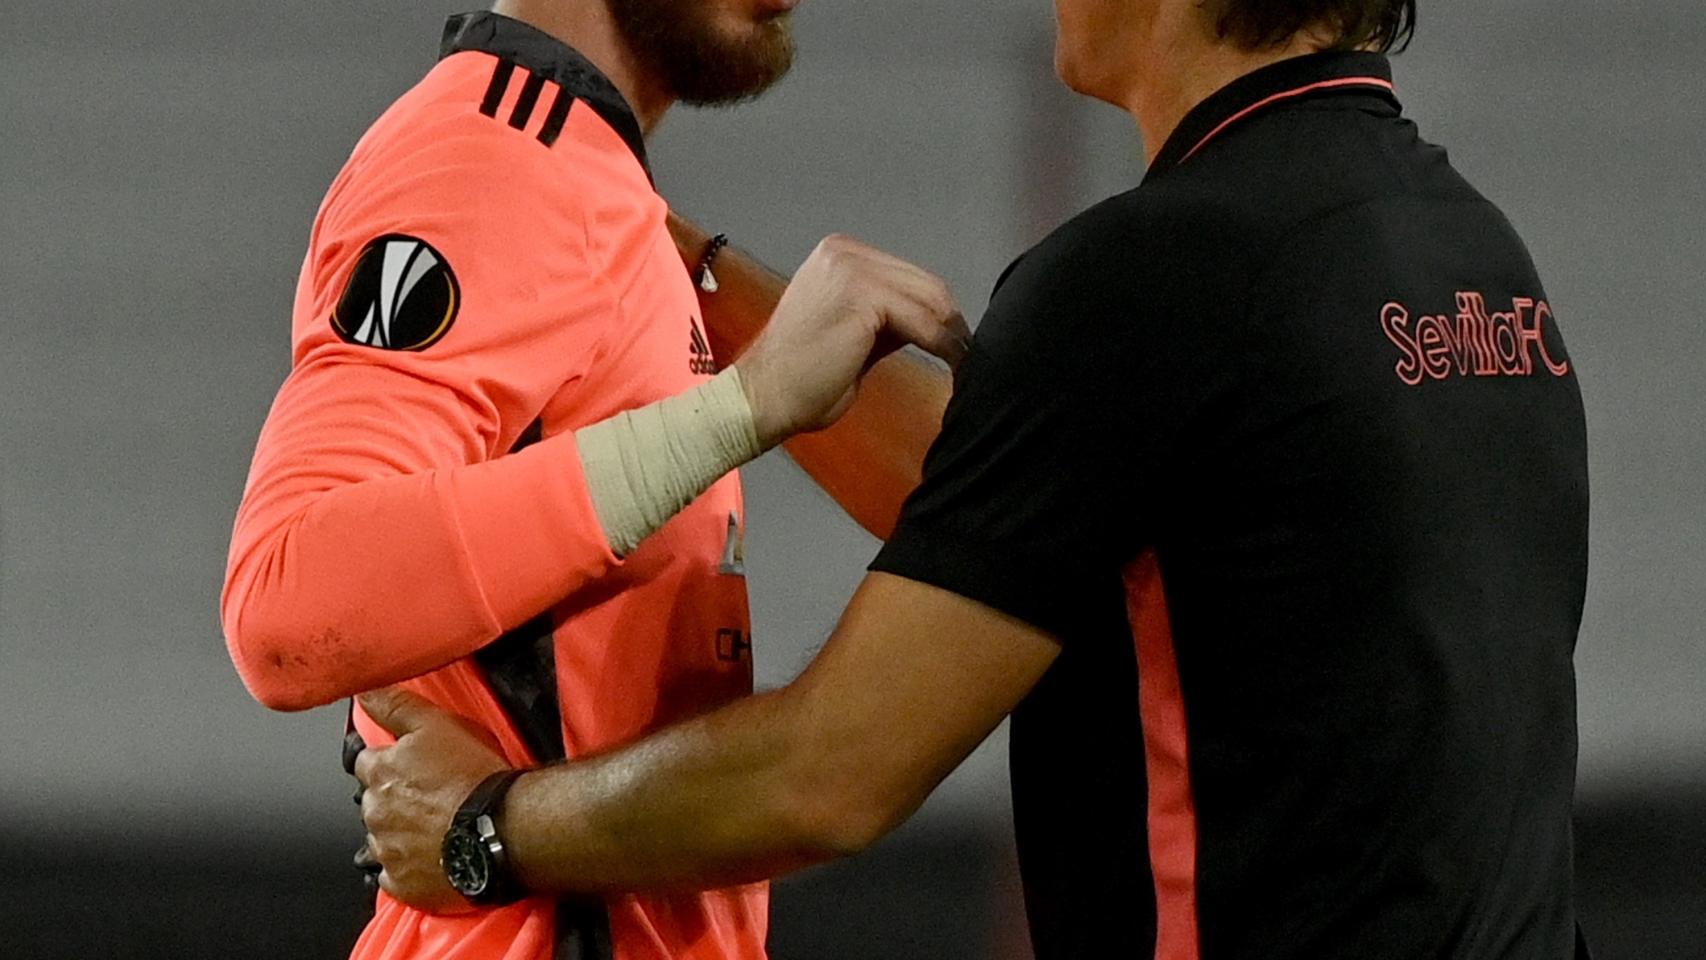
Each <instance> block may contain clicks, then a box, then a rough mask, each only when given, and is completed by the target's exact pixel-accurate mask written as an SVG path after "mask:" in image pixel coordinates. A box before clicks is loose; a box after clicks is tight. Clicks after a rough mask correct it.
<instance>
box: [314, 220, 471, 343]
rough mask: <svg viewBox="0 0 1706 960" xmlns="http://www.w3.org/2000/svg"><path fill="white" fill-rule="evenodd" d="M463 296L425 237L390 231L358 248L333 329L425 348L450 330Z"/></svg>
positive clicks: (360, 338) (356, 339)
mask: <svg viewBox="0 0 1706 960" xmlns="http://www.w3.org/2000/svg"><path fill="white" fill-rule="evenodd" d="M461 301H462V292H461V290H460V289H459V288H458V287H457V284H456V275H455V274H454V273H452V272H451V269H450V263H449V262H448V261H446V260H445V259H444V256H443V255H442V254H440V253H439V252H438V251H437V250H434V249H433V248H432V246H431V245H430V244H428V243H427V242H426V241H424V240H418V239H416V238H414V237H409V236H404V235H402V234H389V235H387V236H383V237H380V238H378V239H377V240H374V241H373V242H371V243H369V244H368V245H367V246H366V247H363V248H362V251H361V256H359V257H357V258H356V262H355V269H354V270H352V271H350V277H349V281H348V282H347V284H346V285H345V286H344V293H343V296H342V297H339V298H338V305H337V306H336V307H334V308H333V309H332V329H333V330H335V331H337V334H338V336H339V337H340V338H342V339H343V340H345V341H346V342H348V343H356V344H360V345H362V346H366V347H378V348H379V349H381V350H425V349H426V348H427V347H430V346H432V345H433V344H435V343H437V342H438V341H439V340H441V339H443V337H444V335H445V333H447V332H448V331H449V330H450V325H451V324H452V323H454V322H455V320H456V311H457V308H458V307H460V306H461Z"/></svg>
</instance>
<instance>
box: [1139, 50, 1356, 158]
mask: <svg viewBox="0 0 1706 960" xmlns="http://www.w3.org/2000/svg"><path fill="white" fill-rule="evenodd" d="M1154 46H1155V47H1156V50H1155V51H1154V52H1152V53H1150V55H1148V56H1145V57H1143V58H1141V61H1142V63H1143V67H1142V68H1141V69H1140V70H1138V71H1136V72H1135V75H1134V76H1133V77H1132V83H1131V85H1130V88H1129V93H1128V95H1127V96H1126V97H1125V98H1124V99H1123V101H1122V102H1121V105H1122V106H1124V107H1125V110H1126V112H1127V113H1129V114H1131V116H1132V119H1134V120H1136V121H1137V128H1138V130H1139V131H1140V132H1141V133H1142V134H1143V154H1144V158H1143V162H1144V164H1145V165H1146V166H1147V165H1148V164H1151V163H1154V162H1155V156H1156V154H1158V153H1160V152H1161V148H1162V146H1163V145H1165V144H1166V143H1167V138H1168V137H1170V136H1172V135H1173V131H1174V130H1176V129H1178V126H1179V123H1180V122H1181V121H1183V120H1184V119H1185V115H1186V114H1188V113H1190V112H1191V111H1192V110H1194V109H1195V108H1196V107H1197V105H1198V104H1200V103H1202V102H1203V101H1204V100H1207V99H1208V98H1209V97H1211V96H1213V95H1214V94H1215V93H1217V92H1219V91H1220V90H1221V88H1223V87H1225V86H1226V85H1227V84H1229V83H1231V82H1233V81H1234V80H1237V79H1238V78H1239V77H1242V76H1244V75H1246V74H1249V73H1253V72H1255V71H1257V70H1260V69H1261V68H1263V67H1265V66H1268V65H1269V64H1273V63H1278V62H1280V61H1281V60H1290V59H1291V58H1293V57H1300V56H1303V55H1305V54H1310V53H1318V52H1320V51H1321V50H1322V49H1323V48H1324V46H1325V45H1324V44H1323V43H1322V42H1321V41H1320V40H1319V39H1318V38H1316V37H1312V36H1309V35H1307V34H1298V35H1297V36H1295V37H1293V38H1292V39H1291V40H1290V41H1289V42H1288V43H1286V44H1284V45H1281V46H1276V47H1268V48H1264V49H1261V50H1245V49H1243V48H1242V47H1238V46H1236V45H1234V44H1229V43H1226V42H1224V41H1222V40H1220V39H1219V38H1216V37H1212V36H1203V35H1199V34H1192V35H1190V36H1189V37H1186V36H1183V35H1180V36H1174V37H1165V38H1163V42H1160V43H1157V44H1155V45H1154Z"/></svg>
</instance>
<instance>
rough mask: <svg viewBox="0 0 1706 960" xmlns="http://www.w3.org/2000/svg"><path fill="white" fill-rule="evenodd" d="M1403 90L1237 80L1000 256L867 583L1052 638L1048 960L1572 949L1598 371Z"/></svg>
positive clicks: (1355, 80)
mask: <svg viewBox="0 0 1706 960" xmlns="http://www.w3.org/2000/svg"><path fill="white" fill-rule="evenodd" d="M1390 78H1391V74H1390V67H1389V65H1388V63H1387V61H1386V60H1385V58H1384V57H1381V56H1378V55H1374V54H1363V53H1331V54H1320V55H1316V56H1310V57H1304V58H1299V59H1296V60H1290V61H1286V62H1284V63H1281V64H1278V65H1275V66H1273V67H1269V68H1267V69H1265V70H1262V71H1259V72H1258V73H1255V74H1252V75H1250V76H1248V77H1245V78H1244V79H1242V80H1240V81H1238V82H1237V83H1235V84H1233V85H1232V86H1231V87H1229V88H1227V89H1226V90H1223V91H1222V92H1221V93H1219V94H1217V95H1216V96H1215V97H1213V98H1211V99H1210V100H1209V101H1207V102H1206V103H1204V104H1202V105H1201V106H1199V107H1198V108H1197V110H1196V111H1194V112H1193V113H1192V114H1191V115H1190V116H1189V117H1187V118H1186V120H1185V121H1184V123H1183V124H1182V125H1181V127H1180V128H1179V130H1178V132H1177V133H1176V134H1175V135H1174V137H1173V139H1172V140H1171V141H1170V142H1169V143H1168V145H1167V146H1166V147H1165V148H1164V149H1163V150H1162V152H1161V154H1160V155H1159V156H1158V157H1157V159H1156V161H1155V163H1154V164H1153V166H1152V167H1151V171H1150V174H1149V176H1148V177H1147V179H1146V180H1145V181H1144V183H1143V184H1142V185H1141V186H1140V187H1139V188H1137V189H1135V190H1133V191H1131V192H1129V193H1126V194H1123V195H1121V196H1118V197H1115V198H1113V199H1111V200H1108V201H1106V202H1104V203H1102V204H1100V205H1098V206H1096V207H1094V208H1093V209H1091V210H1089V211H1087V212H1086V213H1084V214H1083V215H1081V216H1079V217H1077V218H1075V219H1074V220H1072V221H1071V222H1070V223H1068V224H1066V225H1065V226H1063V227H1062V228H1060V229H1059V230H1058V231H1056V232H1055V233H1054V234H1053V235H1051V236H1050V237H1048V238H1047V239H1046V240H1044V241H1043V242H1042V243H1041V244H1039V245H1038V246H1037V247H1036V248H1034V249H1033V250H1031V251H1030V252H1029V253H1027V254H1026V255H1025V256H1024V257H1023V258H1021V259H1020V261H1018V262H1017V263H1016V264H1015V265H1014V266H1013V267H1012V268H1010V269H1009V272H1008V274H1007V275H1006V276H1004V277H1003V279H1002V282H1001V283H1000V284H999V285H998V287H997V291H996V294H995V296H994V298H993V300H992V302H991V305H990V308H989V312H988V314H987V315H986V317H985V319H984V320H983V322H982V325H981V326H980V328H979V329H978V332H977V337H976V340H975V343H974V346H973V349H972V352H971V354H970V356H969V357H968V358H967V360H966V362H965V363H964V364H963V365H962V366H961V369H960V373H959V378H958V380H957V382H956V385H955V394H954V398H953V401H952V403H951V404H950V406H949V409H948V414H947V417H946V420H945V423H944V427H943V433H942V436H941V438H940V440H939V441H938V442H937V444H936V446H935V448H934V449H933V450H932V452H931V454H930V457H929V460H928V463H927V465H926V469H925V479H924V483H923V485H922V486H921V487H920V488H919V490H918V491H917V492H916V493H915V494H914V495H913V497H912V499H911V500H910V501H909V502H908V504H907V507H906V511H905V514H904V516H903V518H902V522H901V526H900V529H899V530H898V531H897V533H896V534H895V536H894V537H893V538H892V539H891V540H890V542H889V543H888V544H887V546H886V547H885V548H884V550H883V551H882V553H881V554H880V555H879V557H878V558H877V560H876V561H875V563H874V564H873V566H872V568H873V569H874V570H879V571H885V572H889V573H893V574H897V575H900V576H905V577H908V578H911V579H914V580H919V581H923V582H926V583H931V584H935V585H938V586H941V587H944V588H946V589H949V590H953V591H955V592H957V593H960V594H962V595H964V596H967V597H970V598H972V599H975V600H978V601H980V602H983V603H985V604H988V605H990V606H992V607H995V608H998V609H1000V610H1002V611H1005V612H1007V613H1010V614H1012V615H1014V616H1018V617H1021V618H1023V619H1025V620H1028V621H1029V622H1031V623H1033V624H1036V625H1037V626H1039V627H1041V628H1044V629H1046V630H1048V631H1050V632H1051V633H1053V634H1054V635H1055V636H1056V637H1057V638H1059V639H1060V641H1061V643H1062V646H1063V652H1062V655H1061V657H1060V659H1059V661H1058V662H1057V663H1056V665H1055V667H1054V668H1053V670H1052V671H1051V673H1050V674H1049V675H1048V676H1047V677H1046V678H1045V679H1044V680H1043V682H1042V683H1041V684H1040V685H1039V686H1038V687H1037V688H1036V690H1035V691H1034V692H1033V693H1032V695H1031V697H1030V698H1029V699H1028V700H1027V701H1026V702H1025V703H1024V704H1022V705H1021V706H1020V708H1019V709H1018V711H1017V712H1016V713H1015V716H1014V721H1013V748H1012V749H1013V757H1012V767H1013V791H1014V805H1015V816H1016V819H1017V828H1018V843H1019V852H1020V860H1021V866H1022V868H1023V871H1024V881H1025V887H1026V901H1027V907H1028V911H1029V914H1030V921H1031V926H1032V933H1033V940H1034V943H1035V946H1036V951H1037V956H1038V958H1039V960H1068V958H1070V960H1087V958H1097V960H1100V958H1104V957H1111V956H1142V955H1148V954H1149V953H1150V952H1151V951H1152V950H1154V951H1156V955H1157V956H1161V957H1165V958H1167V960H1174V958H1186V960H1194V958H1196V957H1199V956H1200V957H1201V958H1205V960H1255V958H1262V960H1281V958H1299V960H1302V958H1311V960H1329V958H1347V960H1348V958H1358V960H1361V958H1369V957H1380V958H1384V960H1402V958H1417V960H1421V958H1428V960H1436V958H1442V957H1450V958H1460V960H1493V958H1512V960H1514V958H1523V960H1565V958H1568V957H1570V956H1572V955H1573V950H1574V943H1575V941H1574V932H1573V924H1574V913H1573V905H1572V891H1571V872H1572V852H1571V834H1570V809H1571V801H1572V795H1573V789H1574V778H1575V753H1576V727H1575V692H1574V691H1575V686H1574V672H1573V667H1572V656H1573V652H1574V646H1575V638H1576V632H1577V628H1578V626H1579V623H1580V617H1581V609H1582V601H1583V594H1584V588H1585V580H1586V565H1587V468H1586V453H1585V430H1584V421H1583V414H1582V407H1581V401H1580V395H1579V391H1578V388H1577V384H1576V380H1575V371H1574V369H1573V366H1572V365H1571V363H1570V360H1569V358H1568V355H1567V353H1566V351H1565V348H1564V344H1563V341H1562V340H1561V338H1560V335H1559V332H1558V329H1557V325H1556V322H1555V319H1554V317H1553V315H1552V311H1551V308H1550V306H1549V304H1548V303H1547V302H1546V296H1545V293H1544V291H1543V289H1542V287H1541V284H1540V280H1539V278H1538V276H1537V275H1536V272H1535V269H1534V267H1533V265H1532V263H1531V262H1530V259H1529V256H1528V253H1527V251H1526V250H1525V248H1524V246H1523V243H1522V241H1521V240H1520V239H1519V238H1518V236H1517V235H1516V233H1515V231H1514V230H1513V229H1512V227H1511V226H1510V224H1509V223H1508V222H1507V221H1506V220H1505V218H1504V217H1503V216H1502V215H1501V214H1500V212H1499V211H1498V210H1497V209H1496V208H1495V207H1494V206H1493V205H1492V204H1491V203H1489V202H1488V201H1487V200H1486V199H1485V198H1483V197H1482V196H1481V195H1480V194H1478V193H1477V192H1476V191H1475V190H1474V189H1473V188H1472V187H1471V186H1470V185H1469V184H1468V183H1466V182H1465V181H1464V180H1463V179H1462V178H1461V177H1460V176H1459V175H1458V174H1457V173H1456V172H1455V171H1454V170H1453V169H1452V167H1451V164H1450V162H1449V161H1448V159H1447V156H1446V153H1445V151H1444V150H1442V149H1440V148H1439V147H1436V146H1433V145H1431V144H1429V143H1427V142H1425V141H1424V140H1422V139H1421V138H1420V136H1419V134H1418V132H1417V130H1416V128H1415V127H1414V125H1412V124H1411V123H1410V122H1408V121H1407V120H1405V119H1403V118H1402V116H1401V114H1400V110H1399V106H1398V103H1397V101H1396V100H1395V99H1394V97H1393V95H1392V93H1391V91H1390ZM1144 556H1153V557H1155V558H1158V560H1159V567H1160V571H1161V576H1162V579H1163V582H1164V584H1165V598H1166V604H1165V605H1166V610H1167V613H1168V615H1169V616H1170V619H1171V636H1170V638H1169V639H1168V644H1169V648H1168V650H1169V654H1170V661H1169V663H1168V668H1169V669H1173V670H1176V672H1177V680H1178V697H1177V699H1178V700H1179V701H1180V702H1181V703H1182V715H1181V717H1180V722H1181V723H1182V724H1183V728H1184V730H1185V731H1186V743H1187V752H1188V779H1187V782H1186V784H1185V788H1186V789H1188V795H1189V799H1190V802H1191V805H1192V809H1193V816H1194V823H1193V827H1194V848H1193V849H1194V859H1193V860H1192V862H1191V867H1190V878H1189V879H1190V883H1191V890H1190V892H1189V893H1190V898H1189V907H1188V913H1189V918H1188V919H1189V922H1190V923H1192V924H1193V925H1194V929H1193V931H1191V932H1192V936H1191V937H1183V938H1182V937H1179V936H1176V935H1163V936H1162V937H1161V943H1160V944H1159V946H1158V945H1157V942H1156V941H1157V933H1156V927H1157V921H1156V912H1157V900H1158V896H1157V892H1156V890H1155V888H1154V886H1153V879H1152V874H1151V869H1150V868H1151V863H1150V862H1149V860H1150V857H1151V856H1152V854H1151V853H1150V850H1149V847H1150V844H1149V843H1148V840H1149V839H1150V837H1149V835H1148V834H1147V832H1146V831H1147V828H1146V823H1147V810H1148V806H1147V805H1146V794H1147V793H1148V791H1150V790H1152V789H1154V788H1155V784H1154V783H1151V782H1149V781H1150V780H1152V779H1153V778H1151V777H1146V776H1145V753H1144V750H1145V745H1144V741H1143V732H1144V731H1143V726H1144V723H1145V722H1149V723H1153V722H1154V721H1153V720H1152V719H1151V718H1150V716H1149V715H1148V714H1143V715H1142V718H1141V719H1140V711H1139V709H1138V696H1137V688H1138V678H1137V677H1136V676H1135V673H1136V658H1135V657H1134V654H1133V644H1134V638H1133V631H1132V629H1131V626H1130V623H1129V622H1128V619H1127V617H1126V615H1125V614H1126V606H1125V605H1126V603H1127V602H1128V600H1129V599H1130V598H1129V597H1128V596H1127V593H1128V590H1129V587H1130V582H1129V574H1130V571H1132V570H1133V569H1134V564H1135V563H1136V562H1137V561H1138V560H1139V558H1141V557H1144ZM1150 732H1151V734H1154V732H1155V731H1154V730H1153V729H1152V730H1151V731H1150ZM1151 759H1152V760H1153V758H1151ZM1169 897H1171V900H1169ZM1159 899H1160V901H1161V910H1162V913H1163V914H1165V913H1166V912H1167V910H1168V909H1169V906H1168V904H1169V903H1170V902H1171V903H1172V904H1173V905H1174V908H1175V909H1176V908H1177V905H1178V904H1179V903H1181V902H1184V901H1181V900H1180V899H1179V896H1178V895H1177V892H1174V893H1172V894H1168V895H1164V896H1161V897H1160V898H1159ZM1163 926H1164V927H1165V924H1163ZM1176 932H1177V931H1176V929H1175V933H1176Z"/></svg>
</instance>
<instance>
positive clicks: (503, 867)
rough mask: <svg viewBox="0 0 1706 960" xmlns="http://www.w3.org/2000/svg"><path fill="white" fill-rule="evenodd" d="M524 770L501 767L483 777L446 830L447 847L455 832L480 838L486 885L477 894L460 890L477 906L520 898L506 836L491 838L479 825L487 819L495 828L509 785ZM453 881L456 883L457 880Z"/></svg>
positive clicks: (488, 905) (490, 905)
mask: <svg viewBox="0 0 1706 960" xmlns="http://www.w3.org/2000/svg"><path fill="white" fill-rule="evenodd" d="M522 772H523V771H520V770H502V771H499V772H497V773H494V774H492V775H491V776H489V777H487V778H486V779H484V780H481V781H480V782H479V783H478V784H476V785H475V787H474V789H473V790H471V791H469V792H468V796H467V798H466V799H464V800H463V801H462V805H461V806H460V807H458V808H457V810H456V815H455V816H453V817H451V819H450V830H449V831H448V832H447V833H446V834H445V844H444V845H445V847H446V849H448V848H449V847H450V838H451V837H452V836H455V835H457V834H463V835H472V836H473V837H474V838H476V839H477V841H478V847H479V849H480V851H481V855H482V856H483V857H484V858H485V860H486V875H487V880H486V884H485V889H483V890H481V891H480V892H479V893H478V894H473V893H469V892H468V891H467V890H460V892H461V893H462V895H463V896H464V897H467V899H468V902H470V903H473V904H475V905H477V906H482V907H497V906H503V905H504V904H508V903H514V902H515V901H517V900H519V899H521V896H522V890H521V885H520V884H519V883H517V882H516V879H515V873H514V871H513V870H512V869H511V867H510V860H509V851H508V850H506V849H505V847H504V843H503V838H502V837H500V836H496V835H495V834H494V835H493V836H492V837H490V838H489V839H488V838H487V837H486V836H485V835H484V833H483V832H482V831H481V829H480V820H481V819H482V818H485V819H487V820H488V822H490V823H491V824H492V826H493V830H494V831H495V829H496V823H497V817H498V814H499V813H501V812H502V810H503V802H504V796H505V795H506V794H508V793H509V788H510V787H512V786H514V785H515V781H516V779H517V778H518V777H520V776H521V774H522ZM452 885H453V886H455V883H454V880H453V881H452Z"/></svg>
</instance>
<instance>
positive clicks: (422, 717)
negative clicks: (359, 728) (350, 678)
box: [356, 687, 440, 752]
mask: <svg viewBox="0 0 1706 960" xmlns="http://www.w3.org/2000/svg"><path fill="white" fill-rule="evenodd" d="M356 699H357V700H358V701H360V703H361V709H362V710H364V711H366V712H367V715H368V717H370V718H371V719H372V720H373V722H374V723H377V724H379V726H381V727H383V728H384V729H385V730H386V732H388V733H390V734H391V735H392V736H394V737H398V738H401V737H402V736H403V735H404V734H406V733H408V732H410V731H411V730H417V729H419V728H420V727H421V726H423V725H424V724H426V723H428V722H430V721H431V720H432V719H433V718H434V717H435V716H437V715H438V714H439V713H440V711H439V709H438V708H437V707H435V706H433V705H432V704H431V703H430V702H428V701H426V700H424V699H422V698H420V697H418V696H416V695H414V694H412V693H410V692H409V691H407V690H404V689H403V688H402V687H386V688H384V689H382V690H373V691H370V692H368V693H364V694H362V695H361V696H359V697H357V698H356ZM364 752H365V751H364Z"/></svg>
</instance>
